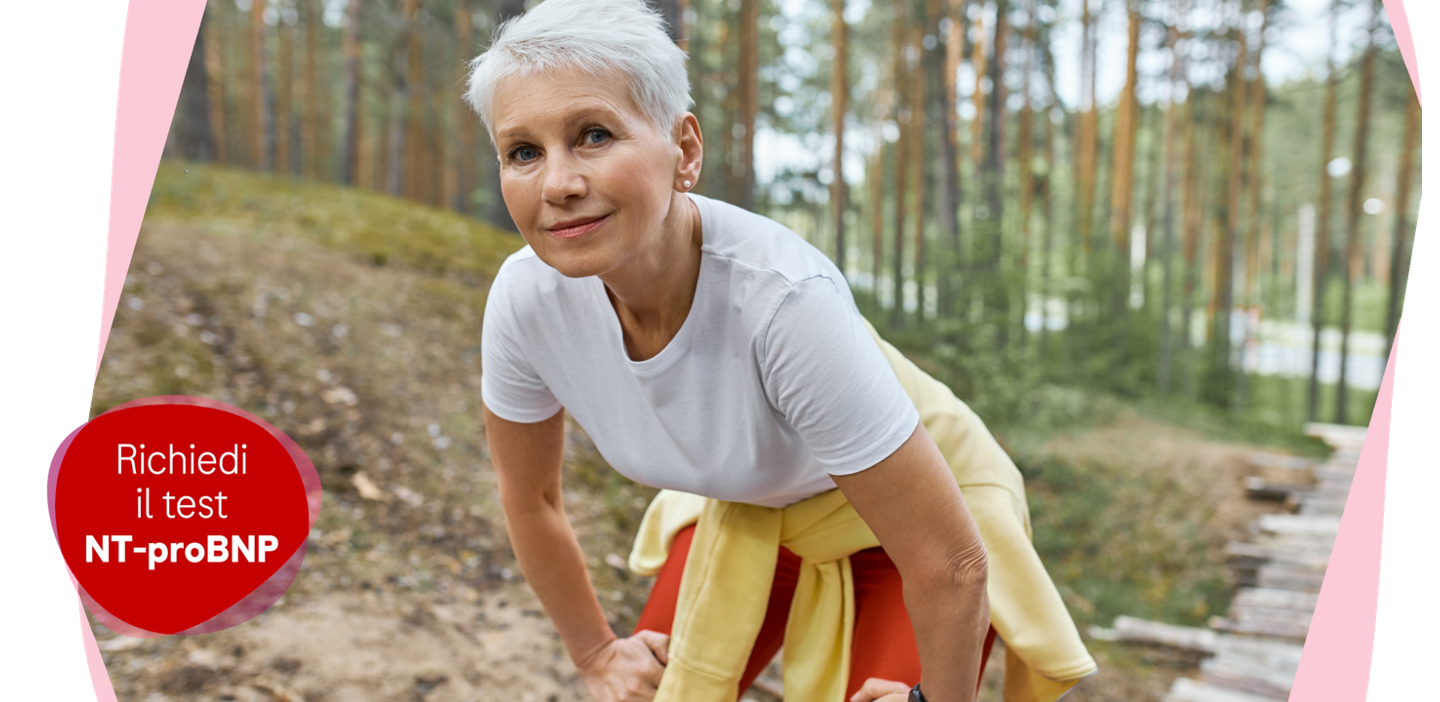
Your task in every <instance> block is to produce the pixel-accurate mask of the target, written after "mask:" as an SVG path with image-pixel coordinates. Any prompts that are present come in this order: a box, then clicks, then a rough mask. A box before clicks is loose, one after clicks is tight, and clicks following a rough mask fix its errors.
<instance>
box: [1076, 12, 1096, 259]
mask: <svg viewBox="0 0 1440 702" xmlns="http://www.w3.org/2000/svg"><path fill="white" fill-rule="evenodd" d="M1080 1H1081V3H1082V8H1081V13H1080V33H1081V39H1080V109H1079V113H1080V114H1079V117H1078V120H1077V122H1076V128H1075V131H1076V137H1077V138H1076V142H1077V143H1076V145H1075V147H1074V148H1075V184H1076V188H1077V193H1076V195H1075V204H1076V212H1075V220H1076V226H1075V228H1076V229H1077V230H1079V232H1080V241H1081V244H1082V245H1083V246H1084V250H1085V256H1086V258H1087V259H1088V258H1089V255H1090V236H1091V230H1092V227H1093V223H1094V219H1093V217H1094V211H1095V167H1096V163H1095V136H1096V135H1095V131H1096V129H1095V127H1096V125H1095V121H1096V114H1095V110H1096V106H1095V70H1096V67H1095V64H1096V60H1095V59H1096V54H1097V51H1096V50H1097V48H1098V47H1097V44H1098V38H1097V37H1096V34H1098V32H1097V31H1096V28H1095V18H1094V16H1093V15H1091V14H1090V0H1080Z"/></svg>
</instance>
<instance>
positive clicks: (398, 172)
mask: <svg viewBox="0 0 1440 702" xmlns="http://www.w3.org/2000/svg"><path fill="white" fill-rule="evenodd" d="M419 10H420V0H401V6H400V14H401V17H402V19H403V20H404V22H405V26H404V28H403V29H402V30H401V32H400V36H397V37H396V44H397V45H400V46H403V47H404V49H403V51H404V59H405V60H404V68H403V69H402V68H401V65H400V62H399V61H395V62H394V65H393V69H394V71H395V84H396V89H395V92H394V97H393V100H394V102H393V105H392V107H391V113H390V157H389V161H390V169H389V179H388V184H389V187H388V190H389V192H390V194H391V195H400V196H403V197H406V198H408V199H411V200H419V199H420V188H419V181H420V178H421V176H420V168H419V165H420V163H419V162H420V149H421V144H420V118H421V115H422V114H423V112H424V109H425V108H424V105H423V103H422V95H423V93H424V89H423V86H421V85H420V58H421V54H420V31H419V27H417V26H415V15H416V13H418V12H419ZM397 53H398V52H397Z"/></svg>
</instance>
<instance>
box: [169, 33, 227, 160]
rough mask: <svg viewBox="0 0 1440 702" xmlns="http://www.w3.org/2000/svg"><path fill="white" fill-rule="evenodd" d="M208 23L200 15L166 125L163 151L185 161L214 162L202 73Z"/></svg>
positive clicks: (205, 78) (205, 81)
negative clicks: (171, 116) (176, 102)
mask: <svg viewBox="0 0 1440 702" xmlns="http://www.w3.org/2000/svg"><path fill="white" fill-rule="evenodd" d="M206 24H208V19H207V18H206V17H205V15H204V14H201V15H200V29H199V31H198V32H196V34H195V46H194V47H193V48H192V49H191V50H190V62H189V63H188V64H186V66H185V79H184V81H183V82H182V83H181V84H180V99H179V102H178V104H177V105H176V107H175V119H174V120H173V121H172V122H171V125H170V138H169V139H168V140H166V144H165V146H166V147H167V151H170V152H171V153H172V154H173V155H175V156H178V157H180V158H182V159H186V160H188V161H213V160H215V134H214V132H212V131H211V126H210V112H211V110H210V87H209V80H208V78H209V77H208V76H207V75H206V70H205V26H206Z"/></svg>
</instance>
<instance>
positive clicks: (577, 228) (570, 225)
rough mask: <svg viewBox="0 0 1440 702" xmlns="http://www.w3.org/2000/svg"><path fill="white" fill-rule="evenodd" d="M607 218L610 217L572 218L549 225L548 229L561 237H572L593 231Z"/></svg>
mask: <svg viewBox="0 0 1440 702" xmlns="http://www.w3.org/2000/svg"><path fill="white" fill-rule="evenodd" d="M608 219H610V215H603V216H600V217H582V218H580V219H572V220H569V221H566V222H561V223H559V224H557V225H555V226H553V227H551V228H550V229H549V231H550V233H551V234H553V235H555V236H556V237H559V238H561V239H573V238H575V237H577V236H582V235H584V234H589V233H590V232H592V231H595V229H597V228H598V227H599V226H600V225H601V224H604V223H605V222H606V220H608Z"/></svg>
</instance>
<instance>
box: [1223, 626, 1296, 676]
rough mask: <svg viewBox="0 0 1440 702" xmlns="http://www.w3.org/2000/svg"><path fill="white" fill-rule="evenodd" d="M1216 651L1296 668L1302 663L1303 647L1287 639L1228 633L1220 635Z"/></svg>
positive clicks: (1278, 666)
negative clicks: (1280, 639) (1279, 639)
mask: <svg viewBox="0 0 1440 702" xmlns="http://www.w3.org/2000/svg"><path fill="white" fill-rule="evenodd" d="M1216 651H1217V653H1218V654H1219V655H1237V656H1242V657H1248V658H1253V659H1255V660H1257V661H1261V662H1263V663H1264V664H1265V665H1268V666H1270V667H1272V668H1283V667H1287V666H1288V667H1290V668H1296V667H1299V665H1300V654H1301V651H1303V648H1302V647H1301V646H1300V645H1299V644H1295V643H1290V642H1287V641H1274V640H1270V639H1258V638H1255V637H1253V636H1231V635H1228V634H1227V635H1222V636H1221V637H1220V639H1219V643H1218V644H1217V649H1216Z"/></svg>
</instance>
